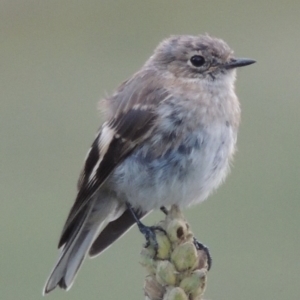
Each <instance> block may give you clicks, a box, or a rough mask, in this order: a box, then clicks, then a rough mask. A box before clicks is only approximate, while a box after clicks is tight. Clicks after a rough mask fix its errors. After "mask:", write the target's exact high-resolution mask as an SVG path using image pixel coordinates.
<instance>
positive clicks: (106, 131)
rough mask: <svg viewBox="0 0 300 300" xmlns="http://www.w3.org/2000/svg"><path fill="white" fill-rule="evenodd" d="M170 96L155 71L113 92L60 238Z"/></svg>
mask: <svg viewBox="0 0 300 300" xmlns="http://www.w3.org/2000/svg"><path fill="white" fill-rule="evenodd" d="M167 97H168V92H167V91H166V90H165V89H164V88H163V87H162V84H161V82H160V81H158V80H157V79H156V76H155V74H153V73H151V72H148V73H144V74H136V75H135V77H133V79H131V80H129V81H127V82H125V83H124V84H122V85H121V86H120V88H119V89H118V90H117V92H116V93H115V94H114V95H113V96H112V98H111V99H109V101H110V106H111V109H112V116H111V118H110V120H109V121H107V122H105V123H104V124H103V125H102V127H101V129H100V131H99V133H98V134H97V136H96V139H95V140H94V142H93V144H92V146H91V148H90V150H89V152H88V154H87V157H86V160H85V165H84V167H83V170H82V172H81V176H80V178H79V182H78V194H77V197H76V199H75V203H74V204H73V207H72V208H71V211H70V213H69V216H68V218H67V221H66V223H65V226H64V228H63V232H62V235H61V238H60V241H59V245H58V246H59V247H61V246H62V245H64V244H65V243H66V241H67V240H68V238H69V237H70V235H71V233H72V230H73V229H72V228H73V227H74V226H73V225H74V224H75V223H76V219H77V217H78V218H80V215H81V214H82V213H83V210H84V209H85V207H87V204H88V203H89V201H91V198H92V196H93V195H94V194H95V192H96V191H97V190H98V189H99V188H100V187H101V185H102V184H103V183H104V182H105V180H106V179H107V177H108V176H109V175H110V173H111V172H112V171H113V170H114V169H115V168H116V166H117V165H118V164H120V163H121V162H122V161H123V160H124V159H125V158H126V157H127V156H128V155H129V154H130V153H131V152H132V151H133V150H134V149H135V148H136V147H137V146H138V145H140V144H141V143H143V141H144V140H145V139H147V138H148V137H149V135H150V134H151V132H152V129H153V127H154V122H155V119H156V113H155V111H156V108H157V106H158V105H159V103H160V102H162V101H164V99H166V98H167Z"/></svg>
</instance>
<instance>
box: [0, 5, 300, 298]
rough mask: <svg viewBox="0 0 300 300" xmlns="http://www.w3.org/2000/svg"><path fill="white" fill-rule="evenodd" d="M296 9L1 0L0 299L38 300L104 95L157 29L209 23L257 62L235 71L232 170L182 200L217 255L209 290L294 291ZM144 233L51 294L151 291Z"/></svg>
mask: <svg viewBox="0 0 300 300" xmlns="http://www.w3.org/2000/svg"><path fill="white" fill-rule="evenodd" d="M299 18H300V2H299V1H279V0H273V1H271V0H269V1H241V0H240V1H237V0H230V1H229V0H228V1H227V0H224V1H200V0H197V1H196V0H195V1H174V0H173V1H172V0H170V1H159V0H156V1H137V0H136V1H129V0H128V1H96V0H94V1H61V0H48V1H37V0H36V1H32V0H28V1H20V0H19V1H9V0H6V1H5V0H2V1H1V2H0V29H1V34H0V69H1V72H0V76H1V79H0V91H1V98H0V168H1V172H0V196H1V201H0V243H1V251H0V299H5V300H6V299H14V300H16V299H31V300H35V299H41V298H42V296H41V291H42V287H43V285H44V282H45V280H46V277H47V276H48V274H49V271H50V269H51V268H52V266H53V264H54V262H55V259H56V258H57V254H58V253H57V249H56V244H57V241H58V237H59V234H60V230H61V228H62V225H63V223H64V221H65V218H66V215H67V213H68V210H69V208H70V206H71V204H72V201H73V199H74V197H75V193H76V190H75V184H76V180H77V177H78V174H79V171H80V168H81V166H82V163H83V159H84V157H85V153H86V151H87V150H88V148H89V145H90V143H91V142H92V140H93V137H94V133H95V132H96V130H97V128H98V126H99V124H100V119H101V117H100V114H99V113H98V112H97V110H96V107H97V102H98V100H99V99H101V98H102V97H104V96H105V95H106V94H109V93H111V92H112V91H113V89H114V88H115V87H116V86H117V85H118V84H119V83H120V82H121V81H122V80H124V79H126V78H127V77H128V76H130V75H131V74H132V73H133V72H134V71H136V70H137V69H138V68H140V66H141V65H142V64H143V63H144V61H145V60H146V59H147V58H148V56H149V55H150V54H151V53H152V51H153V49H154V48H155V47H156V45H157V44H158V43H159V42H160V41H161V40H162V39H163V38H165V37H168V36H169V35H170V34H199V33H205V32H208V33H210V34H212V35H214V36H218V37H221V38H223V39H224V40H226V41H227V42H228V43H229V45H230V46H231V47H232V48H233V49H234V50H235V53H236V55H237V56H242V57H250V58H254V59H256V60H257V64H255V65H253V66H251V67H247V68H245V69H240V70H239V71H238V81H237V92H238V95H239V98H240V100H241V103H242V111H243V114H242V124H241V128H240V132H239V140H238V148H239V151H238V153H237V155H236V159H235V163H234V167H233V169H232V172H231V175H230V176H229V178H228V180H227V181H226V183H225V185H223V186H222V188H220V189H219V190H218V191H217V192H216V193H215V194H214V195H213V196H211V197H210V199H209V201H207V202H205V203H203V204H202V205H200V206H197V207H194V208H192V209H187V210H186V211H185V214H186V217H187V218H188V220H189V221H190V222H191V225H192V228H193V230H194V232H195V233H196V235H197V236H198V237H199V239H201V240H202V241H204V242H205V243H206V244H207V245H209V246H210V248H211V253H212V255H213V258H214V264H213V268H212V271H211V272H210V273H209V282H208V289H207V291H206V294H205V296H206V299H213V300H221V299H222V300H223V299H230V300H235V299H236V300H238V299H243V300H246V299H249V300H250V299H251V300H252V299H272V300H279V299H299V298H300V287H299V286H300V285H299V271H300V259H299V253H300V251H299V250H300V249H299V248H300V241H299V235H300V229H299V225H300V224H299V223H300V222H299V210H300V201H299V198H300V184H299V179H300V160H299V152H300V151H299V150H300V142H299V140H300V126H299V117H300V112H299V111H300V110H299V109H300V104H299V94H300V82H299V75H300V64H299V53H300V51H299V47H300V36H299V35H300V34H299V28H300V21H299ZM161 217H162V214H161V213H159V212H157V213H154V214H152V215H151V216H149V217H148V218H147V219H146V220H145V222H146V223H147V224H152V223H153V222H154V221H157V220H159V219H160V218H161ZM142 243H143V238H142V236H141V235H140V234H139V233H138V231H137V229H136V228H135V229H133V230H131V232H130V233H128V234H127V235H126V237H124V238H123V239H122V240H120V241H118V243H116V244H115V245H113V247H111V248H110V249H109V251H106V252H105V253H104V254H103V255H102V256H100V257H98V258H96V259H94V260H87V261H86V263H85V264H84V266H83V268H82V270H81V271H80V273H79V276H78V277H77V280H76V282H75V285H74V286H73V288H72V289H71V291H70V292H68V293H65V292H63V291H60V290H58V291H55V292H54V293H53V294H51V295H50V296H49V297H51V299H143V293H142V285H143V276H144V270H142V268H141V267H140V266H139V264H138V254H139V251H140V249H141V244H142ZM49 299H50V298H49Z"/></svg>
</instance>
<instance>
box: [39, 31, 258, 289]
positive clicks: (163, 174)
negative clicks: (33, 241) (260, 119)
mask: <svg viewBox="0 0 300 300" xmlns="http://www.w3.org/2000/svg"><path fill="white" fill-rule="evenodd" d="M254 62H255V60H253V59H246V58H236V57H235V56H234V53H233V51H232V50H231V48H230V47H229V46H228V45H227V43H226V42H225V41H223V40H221V39H219V38H215V37H212V36H210V35H208V34H204V35H195V36H194V35H172V36H170V37H169V38H167V39H165V40H163V41H162V42H161V43H160V44H159V45H158V46H157V48H156V49H155V50H154V52H153V54H152V55H151V56H150V58H149V59H148V60H147V61H146V62H145V64H144V65H143V67H142V68H141V69H140V70H139V71H138V72H136V73H135V74H134V75H133V76H132V77H130V78H129V79H128V80H126V81H124V82H123V83H122V84H121V85H120V86H119V87H118V88H117V89H116V90H115V92H114V93H112V95H111V96H109V97H106V99H104V102H105V106H106V115H105V120H104V122H103V124H102V126H101V127H100V129H99V131H98V132H97V134H96V137H95V139H94V142H93V143H92V145H91V147H90V149H89V151H88V153H87V156H86V159H85V163H84V166H83V169H82V171H81V174H80V177H79V180H78V184H77V196H76V199H75V201H74V204H73V206H72V208H71V210H70V212H69V215H68V217H67V220H66V222H65V225H64V227H63V230H62V233H61V236H60V239H59V243H58V248H59V249H60V255H59V258H58V260H57V263H56V264H55V266H54V268H53V270H52V272H51V274H50V276H49V278H48V280H47V282H46V284H45V287H44V290H43V294H48V293H49V292H51V291H52V290H54V289H55V288H56V287H60V288H62V289H65V290H69V289H70V287H71V286H72V284H73V282H74V279H75V277H76V274H77V272H78V270H79V268H80V266H81V265H82V262H83V261H84V259H85V258H86V257H87V256H90V257H94V256H97V255H99V254H100V253H101V252H103V251H104V250H105V249H106V248H108V247H109V246H110V245H111V244H112V243H113V242H115V241H116V240H117V239H118V238H119V237H121V236H122V235H123V234H124V233H125V232H127V231H128V230H129V229H130V228H131V227H132V226H133V225H134V224H135V223H136V221H137V222H140V220H141V219H142V218H143V217H144V216H145V215H147V214H148V213H149V212H151V211H153V210H156V209H159V208H161V207H170V206H171V205H177V206H178V207H180V208H184V207H189V206H191V205H194V204H198V203H201V202H202V201H204V200H205V199H206V198H207V197H208V196H209V195H210V194H211V193H212V191H214V190H215V189H216V188H217V187H218V186H219V185H220V184H221V183H222V182H223V181H224V179H225V177H226V176H227V174H228V172H229V169H230V165H231V161H232V159H233V156H234V153H235V149H236V141H237V133H238V127H239V123H240V113H241V110H240V104H239V100H238V98H237V95H236V93H235V80H236V68H238V67H243V66H247V65H250V64H253V63H254Z"/></svg>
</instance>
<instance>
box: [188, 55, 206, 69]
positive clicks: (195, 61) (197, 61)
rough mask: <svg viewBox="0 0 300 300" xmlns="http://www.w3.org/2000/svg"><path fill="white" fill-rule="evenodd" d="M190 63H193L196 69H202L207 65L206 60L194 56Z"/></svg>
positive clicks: (199, 56)
mask: <svg viewBox="0 0 300 300" xmlns="http://www.w3.org/2000/svg"><path fill="white" fill-rule="evenodd" d="M190 61H191V64H192V65H193V66H194V67H196V68H198V67H201V66H203V65H204V64H205V59H204V57H203V56H201V55H194V56H192V57H191V59H190Z"/></svg>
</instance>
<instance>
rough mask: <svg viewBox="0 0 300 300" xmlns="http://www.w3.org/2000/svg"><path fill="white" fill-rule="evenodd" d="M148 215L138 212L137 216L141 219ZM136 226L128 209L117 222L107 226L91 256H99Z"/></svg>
mask: <svg viewBox="0 0 300 300" xmlns="http://www.w3.org/2000/svg"><path fill="white" fill-rule="evenodd" d="M146 214H147V213H141V212H136V216H137V217H138V218H139V219H141V218H143V217H144V216H145V215H146ZM134 224H135V220H134V218H133V216H132V214H131V212H130V211H129V210H128V209H127V210H125V212H124V213H123V214H122V215H121V216H120V217H119V218H118V219H116V220H114V221H112V222H110V223H108V224H107V226H106V227H105V228H104V229H103V231H101V233H100V235H99V236H98V237H97V239H96V240H95V241H94V242H93V244H92V247H91V248H90V250H89V255H90V256H91V257H94V256H96V255H99V254H100V253H101V252H102V251H103V250H105V249H106V248H107V247H109V246H110V245H111V244H112V243H113V242H114V241H116V240H117V239H118V238H120V237H121V236H122V235H123V234H124V233H125V232H126V231H128V230H129V229H130V227H132V226H133V225H134Z"/></svg>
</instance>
